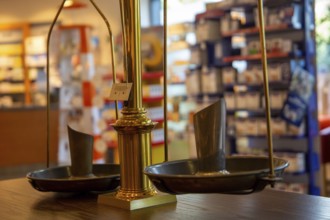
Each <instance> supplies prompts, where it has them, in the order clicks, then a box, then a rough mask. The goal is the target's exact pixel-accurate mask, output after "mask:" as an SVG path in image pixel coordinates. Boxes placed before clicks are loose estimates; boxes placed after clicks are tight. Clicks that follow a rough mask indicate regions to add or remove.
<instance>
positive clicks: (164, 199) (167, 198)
mask: <svg viewBox="0 0 330 220" xmlns="http://www.w3.org/2000/svg"><path fill="white" fill-rule="evenodd" d="M176 201H177V200H176V196H175V195H170V194H163V193H159V194H157V195H154V196H151V197H147V198H141V199H135V200H131V201H129V200H124V199H119V198H117V197H116V193H108V194H103V195H99V197H98V200H97V202H98V203H100V204H105V205H109V206H112V207H116V208H122V209H126V210H136V209H143V208H148V207H152V206H157V205H164V204H169V203H176Z"/></svg>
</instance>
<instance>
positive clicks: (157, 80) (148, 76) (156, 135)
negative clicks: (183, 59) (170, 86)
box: [142, 71, 165, 163]
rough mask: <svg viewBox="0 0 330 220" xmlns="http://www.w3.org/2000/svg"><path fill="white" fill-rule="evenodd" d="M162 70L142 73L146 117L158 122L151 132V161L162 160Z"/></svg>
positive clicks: (163, 141)
mask: <svg viewBox="0 0 330 220" xmlns="http://www.w3.org/2000/svg"><path fill="white" fill-rule="evenodd" d="M162 80H164V73H163V72H162V71H155V72H145V73H143V74H142V88H143V98H142V101H143V104H144V107H145V108H146V110H147V115H148V117H149V118H150V119H151V120H152V121H154V122H157V123H158V124H157V125H156V127H155V128H154V129H153V130H152V132H151V146H152V150H151V152H152V163H160V162H162V161H164V156H165V155H164V143H165V140H164V124H163V123H164V104H163V102H164V96H163V87H162Z"/></svg>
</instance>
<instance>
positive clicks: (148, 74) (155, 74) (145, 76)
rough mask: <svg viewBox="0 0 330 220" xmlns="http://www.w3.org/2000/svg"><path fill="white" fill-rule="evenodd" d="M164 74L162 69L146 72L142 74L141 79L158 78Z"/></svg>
mask: <svg viewBox="0 0 330 220" xmlns="http://www.w3.org/2000/svg"><path fill="white" fill-rule="evenodd" d="M163 76H164V73H163V72H162V71H157V72H146V73H143V74H142V79H143V80H148V79H159V78H162V77H163Z"/></svg>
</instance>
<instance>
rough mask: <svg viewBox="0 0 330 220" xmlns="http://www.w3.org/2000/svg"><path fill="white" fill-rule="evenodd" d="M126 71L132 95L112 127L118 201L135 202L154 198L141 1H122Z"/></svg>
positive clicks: (152, 125)
mask: <svg viewBox="0 0 330 220" xmlns="http://www.w3.org/2000/svg"><path fill="white" fill-rule="evenodd" d="M120 6H121V13H122V19H123V21H122V23H123V25H122V26H123V27H122V28H123V38H124V40H123V44H124V45H123V48H124V56H125V58H124V71H125V75H126V79H127V81H128V82H130V83H133V86H132V91H131V94H130V97H129V100H128V102H127V103H125V107H124V109H123V110H122V114H123V116H122V117H121V118H120V119H119V120H118V121H117V122H116V123H115V124H114V125H113V127H114V128H115V129H116V131H117V132H118V147H119V159H120V164H121V173H120V174H121V188H120V190H119V192H118V193H117V195H116V196H117V197H118V198H122V199H129V200H131V199H135V198H141V197H145V196H148V195H153V194H155V191H154V189H153V187H152V186H151V184H150V181H149V180H148V178H147V176H146V175H144V174H143V169H144V168H145V167H146V166H149V165H151V156H150V148H151V146H150V142H151V141H150V138H151V130H152V128H153V127H154V125H155V124H154V123H153V122H152V121H151V120H150V119H149V118H147V116H146V111H145V110H144V108H143V107H142V85H141V72H142V68H141V43H140V40H141V33H140V32H141V30H140V29H141V27H140V1H137V0H121V1H120Z"/></svg>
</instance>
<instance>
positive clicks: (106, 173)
mask: <svg viewBox="0 0 330 220" xmlns="http://www.w3.org/2000/svg"><path fill="white" fill-rule="evenodd" d="M93 174H94V176H93V177H72V175H71V172H70V166H62V167H55V168H49V169H43V170H37V171H33V172H30V173H28V174H27V176H26V177H27V178H28V180H29V182H30V184H31V185H32V187H34V188H35V189H36V190H39V191H42V192H47V191H52V192H89V191H100V192H101V191H112V190H115V189H116V188H117V187H118V186H119V184H120V166H119V165H118V164H94V165H93Z"/></svg>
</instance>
